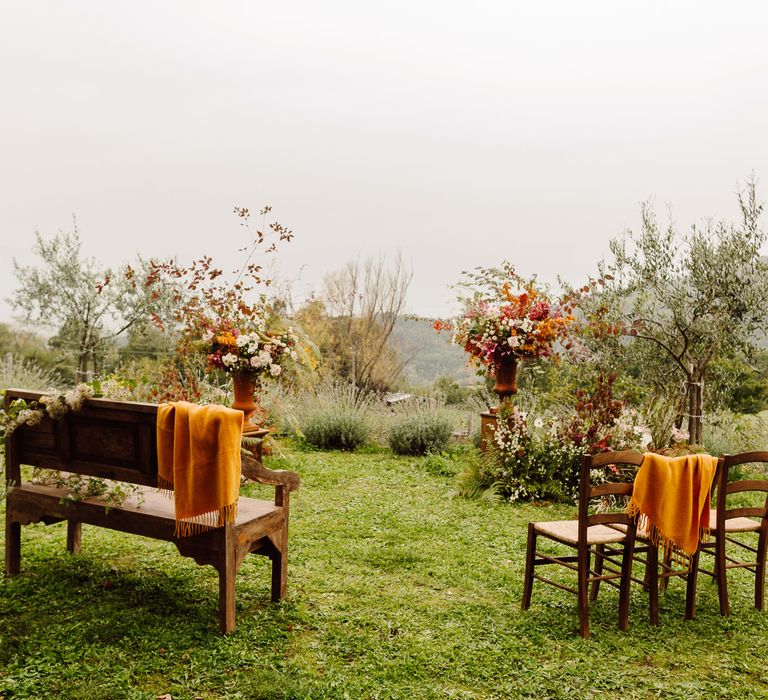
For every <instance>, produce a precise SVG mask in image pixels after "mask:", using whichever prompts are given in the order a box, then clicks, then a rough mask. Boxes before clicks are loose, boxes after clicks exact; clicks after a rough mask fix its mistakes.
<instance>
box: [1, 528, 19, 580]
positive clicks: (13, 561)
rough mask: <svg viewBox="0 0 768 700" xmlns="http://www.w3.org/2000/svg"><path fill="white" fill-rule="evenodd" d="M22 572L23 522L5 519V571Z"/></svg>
mask: <svg viewBox="0 0 768 700" xmlns="http://www.w3.org/2000/svg"><path fill="white" fill-rule="evenodd" d="M20 572H21V523H15V522H13V521H12V520H11V519H10V514H8V515H7V516H6V519H5V573H6V575H7V576H16V574H18V573H20Z"/></svg>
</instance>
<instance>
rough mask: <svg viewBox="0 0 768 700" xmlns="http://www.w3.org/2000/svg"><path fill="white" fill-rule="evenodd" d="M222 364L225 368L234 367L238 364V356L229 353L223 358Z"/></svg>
mask: <svg viewBox="0 0 768 700" xmlns="http://www.w3.org/2000/svg"><path fill="white" fill-rule="evenodd" d="M221 362H222V364H223V365H224V366H225V367H234V366H235V365H236V364H237V355H233V354H232V353H231V352H228V353H227V354H226V355H224V356H223V357H222V358H221Z"/></svg>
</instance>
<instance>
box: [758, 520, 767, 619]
mask: <svg viewBox="0 0 768 700" xmlns="http://www.w3.org/2000/svg"><path fill="white" fill-rule="evenodd" d="M766 550H768V530H766V529H763V530H762V531H761V532H760V538H759V539H758V542H757V566H756V567H755V607H756V608H757V609H758V610H764V609H765V569H766V561H765V559H766V555H768V551H766Z"/></svg>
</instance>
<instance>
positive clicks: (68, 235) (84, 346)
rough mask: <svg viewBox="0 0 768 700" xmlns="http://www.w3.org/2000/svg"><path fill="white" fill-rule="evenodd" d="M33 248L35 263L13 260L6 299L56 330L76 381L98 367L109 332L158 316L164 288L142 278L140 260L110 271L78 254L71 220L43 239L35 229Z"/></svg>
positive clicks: (106, 348) (164, 298)
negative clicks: (13, 282)
mask: <svg viewBox="0 0 768 700" xmlns="http://www.w3.org/2000/svg"><path fill="white" fill-rule="evenodd" d="M34 252H35V253H36V254H37V256H38V257H39V259H40V263H39V264H38V265H29V266H21V265H19V264H18V263H17V262H16V261H14V270H15V274H16V278H17V279H18V282H19V287H18V289H17V291H16V293H15V295H14V296H13V297H12V298H11V299H9V302H10V304H11V306H12V307H13V308H14V309H16V310H18V311H20V312H22V314H23V316H24V318H25V320H26V321H31V322H36V323H39V324H41V325H43V326H48V327H52V328H55V329H56V330H57V333H56V335H55V336H54V338H53V339H52V341H53V343H54V344H55V345H56V346H57V347H59V348H60V349H61V350H63V351H65V352H66V353H67V354H68V355H70V356H71V357H72V358H73V360H74V363H75V367H76V371H75V378H76V381H84V380H86V379H88V378H89V376H90V375H91V373H92V372H93V371H98V370H100V369H101V364H102V362H103V359H104V358H105V356H106V354H107V352H108V351H109V350H110V349H111V347H112V346H113V344H114V340H115V338H117V337H118V336H119V335H121V334H122V333H125V332H126V331H127V330H128V329H130V328H134V327H136V326H137V325H139V324H142V323H146V322H147V321H148V320H149V319H150V318H152V317H154V319H155V320H156V321H159V320H160V317H161V314H162V313H163V312H162V309H163V306H164V305H165V306H168V303H169V299H170V294H169V293H168V292H167V290H166V289H164V288H160V287H158V286H157V285H153V286H152V287H150V286H148V285H146V284H145V282H144V280H145V278H146V274H147V265H146V264H145V263H144V262H143V261H142V260H139V262H138V263H137V264H136V265H135V266H134V267H132V266H130V265H126V266H124V267H123V268H121V269H120V270H118V271H116V272H113V271H112V270H111V269H110V268H103V267H101V266H100V265H98V264H97V262H96V261H95V260H93V259H92V258H85V257H83V255H82V253H81V242H80V236H79V233H78V230H77V225H76V224H75V226H74V228H73V230H72V231H69V232H59V233H58V234H57V235H56V236H54V237H53V238H51V239H49V240H46V239H45V238H43V236H42V235H41V234H40V233H39V232H36V233H35V245H34Z"/></svg>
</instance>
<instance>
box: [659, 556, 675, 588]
mask: <svg viewBox="0 0 768 700" xmlns="http://www.w3.org/2000/svg"><path fill="white" fill-rule="evenodd" d="M662 568H663V571H665V572H666V571H669V570H670V569H671V568H672V552H671V551H670V550H669V549H665V550H664V566H663V567H662ZM667 586H669V579H668V578H667V577H666V576H664V577H662V578H661V580H660V581H659V588H660V589H661V590H662V591H666V590H667Z"/></svg>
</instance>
